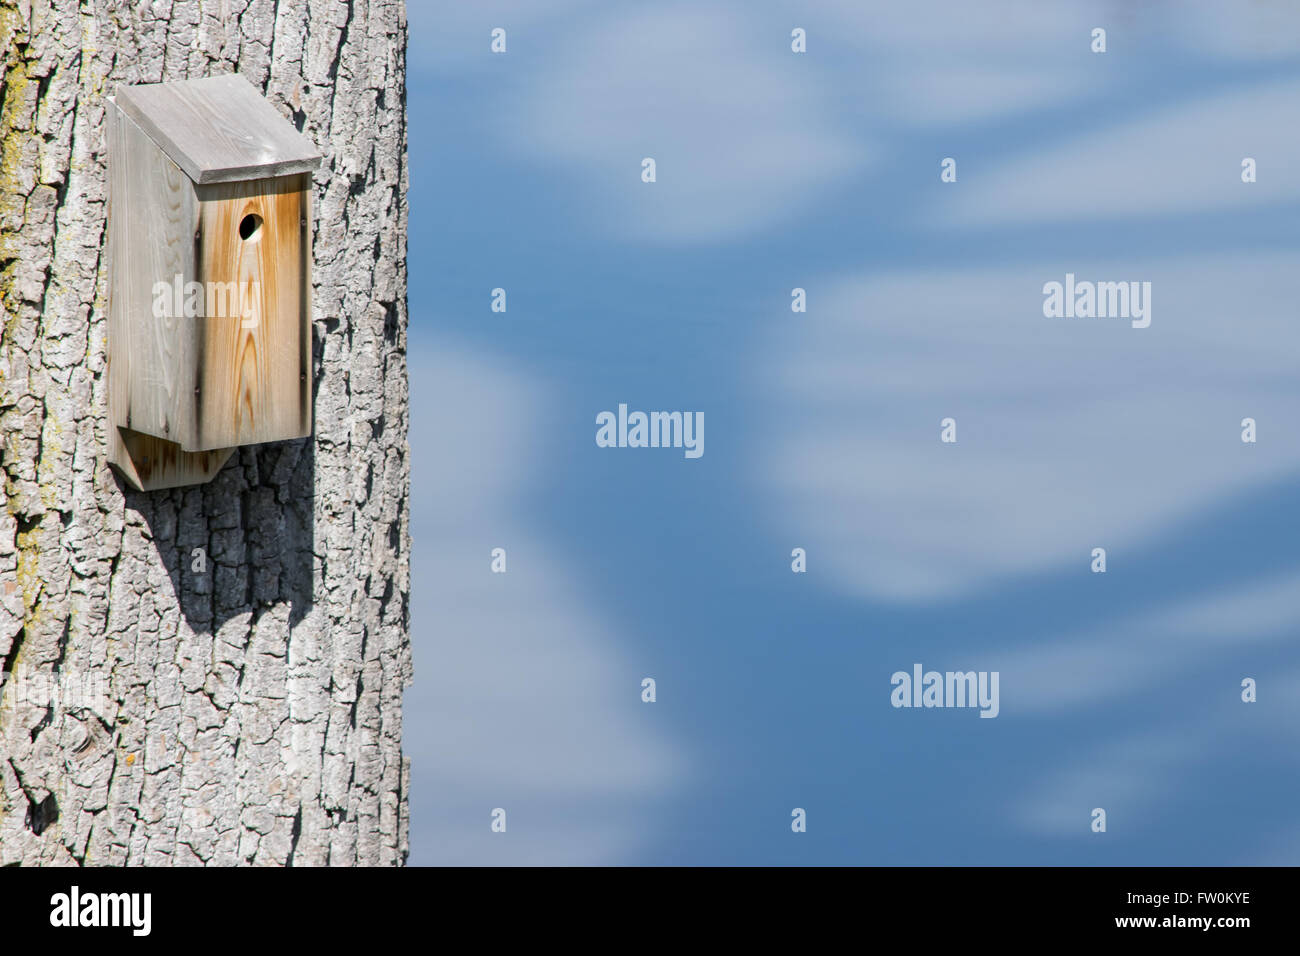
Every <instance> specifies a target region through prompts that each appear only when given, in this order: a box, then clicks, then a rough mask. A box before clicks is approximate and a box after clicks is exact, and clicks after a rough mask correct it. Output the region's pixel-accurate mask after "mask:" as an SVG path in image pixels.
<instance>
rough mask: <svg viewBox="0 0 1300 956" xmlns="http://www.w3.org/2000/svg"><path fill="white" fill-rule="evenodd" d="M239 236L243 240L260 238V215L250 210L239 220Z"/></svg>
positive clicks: (248, 240)
mask: <svg viewBox="0 0 1300 956" xmlns="http://www.w3.org/2000/svg"><path fill="white" fill-rule="evenodd" d="M239 238H240V239H243V240H244V241H245V242H256V241H257V240H258V239H260V238H262V217H261V216H259V215H258V214H257V213H255V212H250V213H249V214H248V215H247V216H245V217H244V218H243V219H241V220H239Z"/></svg>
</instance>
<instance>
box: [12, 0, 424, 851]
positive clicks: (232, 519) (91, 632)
mask: <svg viewBox="0 0 1300 956" xmlns="http://www.w3.org/2000/svg"><path fill="white" fill-rule="evenodd" d="M0 42H2V43H3V49H4V51H5V53H4V56H5V60H4V63H3V97H2V98H3V105H2V106H0V135H2V137H3V139H2V140H0V183H2V187H0V203H2V205H0V310H2V314H0V318H2V319H3V330H2V331H0V425H2V426H3V429H4V448H3V455H2V456H0V467H2V468H3V480H4V504H5V507H4V509H3V513H0V671H3V672H4V676H5V680H4V684H3V687H2V688H0V689H2V690H3V701H2V702H0V865H3V864H11V863H24V864H48V863H80V864H112V865H122V864H166V865H170V864H212V865H234V864H268V865H286V864H287V865H319V864H335V865H339V864H342V865H348V864H396V863H402V862H404V861H405V858H406V853H407V781H408V777H409V773H408V766H407V763H406V760H405V759H404V758H403V756H402V752H401V729H402V722H401V703H402V691H403V689H404V688H405V686H406V685H407V684H408V683H409V681H410V676H411V659H410V642H409V628H408V620H409V618H408V606H409V602H408V598H409V590H410V587H409V564H408V554H409V551H410V547H409V545H410V536H409V530H408V514H409V507H408V503H409V487H410V482H409V465H408V462H409V456H408V449H407V421H408V406H407V395H408V393H407V377H406V318H407V312H406V259H405V257H406V220H407V205H406V186H407V167H406V127H405V123H406V116H405V107H406V96H405V49H406V15H405V9H404V5H403V3H402V2H400V0H153V2H152V3H150V2H131V3H123V2H117V0H82V2H81V3H80V4H78V3H76V2H72V0H0ZM232 71H237V72H240V73H242V74H244V76H245V77H246V78H247V79H249V80H250V81H251V82H252V83H253V84H254V85H255V86H257V87H259V88H260V89H262V90H263V91H264V92H265V94H266V96H267V98H268V99H269V100H270V101H271V103H272V104H273V105H274V106H276V107H277V108H278V109H279V110H280V111H281V112H282V113H283V114H284V115H285V117H286V118H287V119H288V120H289V121H291V122H293V123H294V125H295V126H297V127H298V128H299V129H300V130H302V132H303V133H304V134H305V135H306V136H307V137H309V138H310V139H312V140H313V141H314V142H315V143H316V144H317V146H318V147H319V148H320V151H321V152H322V153H323V154H324V155H325V157H326V158H325V161H324V163H323V164H322V166H321V168H320V170H319V171H318V172H317V173H316V175H315V180H314V189H315V196H314V199H313V207H314V211H315V226H314V233H313V253H314V271H313V291H312V296H313V309H312V319H313V322H312V325H313V333H314V334H313V340H314V341H313V374H314V396H315V431H314V434H313V436H312V437H310V438H307V439H303V440H298V441H290V442H283V443H275V444H268V445H263V446H255V447H247V448H242V449H240V450H238V451H237V452H236V454H235V455H234V456H233V457H232V458H231V460H230V461H229V462H228V463H227V465H226V467H225V468H224V469H223V470H222V471H221V473H220V474H219V475H218V476H217V477H216V478H215V479H214V480H213V481H212V482H211V483H210V484H206V485H199V486H193V487H188V488H180V489H174V490H169V491H157V492H151V493H138V492H134V491H130V490H128V489H127V487H126V485H125V484H124V482H123V481H122V480H121V479H120V478H119V477H118V476H117V475H116V473H114V472H113V471H112V470H111V469H110V468H109V467H108V466H107V465H106V464H105V461H104V450H105V447H106V435H107V429H108V427H109V425H108V422H107V418H106V415H107V392H106V389H107V376H106V374H105V361H104V358H105V336H106V329H107V321H106V320H107V293H108V290H107V286H106V278H107V277H106V274H105V269H104V264H105V260H104V241H105V237H106V233H105V218H106V214H107V200H108V198H109V197H108V195H107V178H106V175H105V162H106V159H107V151H106V149H105V144H104V137H103V118H104V108H105V103H104V97H105V96H107V95H112V94H113V92H114V91H115V89H116V87H117V86H118V85H119V84H136V83H156V82H161V81H168V80H177V79H184V78H189V77H197V76H205V75H211V74H216V73H228V72H232Z"/></svg>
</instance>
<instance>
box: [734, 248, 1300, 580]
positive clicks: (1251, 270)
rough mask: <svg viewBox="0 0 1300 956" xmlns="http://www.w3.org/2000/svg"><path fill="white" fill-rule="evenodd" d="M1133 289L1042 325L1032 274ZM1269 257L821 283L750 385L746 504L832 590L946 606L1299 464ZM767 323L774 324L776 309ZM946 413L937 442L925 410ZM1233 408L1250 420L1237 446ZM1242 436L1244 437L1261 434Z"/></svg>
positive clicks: (1296, 349)
mask: <svg viewBox="0 0 1300 956" xmlns="http://www.w3.org/2000/svg"><path fill="white" fill-rule="evenodd" d="M1067 271H1073V272H1077V273H1078V276H1079V278H1080V279H1110V280H1117V281H1120V280H1137V279H1142V280H1147V281H1151V282H1152V283H1153V286H1152V324H1151V327H1150V328H1147V329H1134V328H1131V327H1130V325H1129V322H1128V320H1125V319H1048V318H1045V317H1044V316H1043V313H1042V303H1043V295H1042V291H1041V290H1042V286H1043V283H1044V282H1046V281H1049V280H1057V281H1060V280H1062V279H1063V278H1064V275H1065V273H1066V272H1067ZM1293 275H1294V257H1293V256H1291V255H1286V254H1280V253H1279V254H1268V255H1261V256H1250V255H1236V256H1230V257H1229V256H1215V257H1207V258H1204V259H1201V258H1181V259H1172V260H1156V261H1149V262H1143V261H1139V260H1135V259H1127V260H1111V261H1106V260H1083V259H1079V260H1076V261H1074V262H1072V263H1070V264H1065V263H1041V264H1038V265H1028V264H1021V265H1017V266H1014V267H1007V268H1002V267H999V268H996V269H989V270H973V271H949V272H944V273H939V272H934V273H931V272H923V273H914V274H911V275H891V276H880V277H876V278H868V279H845V280H840V281H833V282H827V283H825V285H824V288H825V291H817V290H816V287H814V291H812V292H810V298H809V302H810V305H809V312H808V313H807V315H806V316H798V317H796V318H794V319H791V320H788V321H784V320H783V321H782V322H781V323H780V324H779V325H778V326H776V327H775V328H776V331H775V332H774V333H773V335H772V337H771V339H770V340H769V342H768V343H767V350H766V354H767V356H768V358H767V360H766V361H765V362H764V363H763V364H762V368H761V370H760V371H759V373H758V376H757V379H756V380H755V382H754V388H755V391H756V393H757V394H759V395H761V396H763V399H762V400H763V401H764V402H765V407H766V408H767V409H768V414H769V416H770V419H771V421H772V425H771V427H770V429H769V430H768V431H767V432H765V433H764V434H763V436H762V441H761V442H760V443H757V444H756V445H755V451H754V455H755V462H754V473H755V474H757V475H760V476H763V478H762V479H761V480H763V481H765V482H766V490H767V495H768V501H769V506H768V507H766V508H765V509H764V514H766V515H769V516H771V519H772V520H774V521H775V522H777V524H778V525H779V526H780V530H781V532H782V534H783V536H785V537H790V538H791V539H792V540H793V539H797V540H798V542H799V544H800V545H802V546H804V547H807V548H808V549H809V559H810V561H813V560H815V561H817V562H818V563H819V565H820V570H821V572H822V573H823V574H824V575H825V576H826V577H827V578H828V579H829V580H830V581H831V582H832V583H833V586H835V587H837V588H838V589H840V590H842V591H844V592H846V593H849V594H854V595H859V596H864V597H873V598H887V599H893V600H906V601H921V600H935V599H939V600H947V599H956V598H958V597H960V596H962V595H965V594H969V593H971V592H973V591H975V590H976V589H978V588H980V587H986V586H990V585H991V584H993V583H995V582H997V581H999V580H1002V581H1010V580H1011V579H1013V578H1014V577H1015V576H1017V575H1024V574H1028V573H1032V572H1035V571H1038V570H1041V569H1043V568H1044V567H1049V566H1070V565H1073V566H1077V567H1079V568H1083V569H1085V570H1086V568H1087V565H1088V561H1089V554H1090V551H1091V549H1092V548H1093V547H1096V546H1101V547H1106V548H1107V549H1108V551H1109V553H1110V560H1111V562H1112V563H1114V562H1116V561H1123V560H1124V557H1123V556H1124V555H1125V554H1127V553H1131V552H1132V551H1133V550H1135V549H1136V548H1138V547H1139V546H1140V545H1141V544H1142V543H1143V542H1144V541H1148V540H1149V539H1150V538H1151V536H1152V535H1154V534H1156V533H1157V532H1159V531H1161V530H1163V529H1167V528H1168V527H1170V526H1171V524H1172V523H1173V522H1175V521H1177V520H1179V519H1180V518H1186V517H1188V516H1190V515H1193V514H1195V513H1196V512H1197V511H1198V510H1199V509H1202V508H1206V507H1208V506H1210V505H1211V504H1212V503H1214V502H1215V501H1217V500H1219V499H1221V498H1222V497H1223V496H1227V495H1231V494H1236V493H1240V492H1242V491H1244V490H1245V489H1247V488H1249V487H1251V486H1252V485H1254V484H1257V483H1261V482H1265V481H1268V480H1276V479H1278V478H1280V477H1282V476H1284V475H1287V474H1291V473H1294V472H1295V471H1296V470H1298V469H1300V446H1298V445H1297V444H1296V443H1295V442H1290V441H1285V440H1282V438H1281V435H1280V433H1279V431H1278V430H1277V429H1279V428H1281V427H1283V426H1282V425H1281V423H1282V422H1286V421H1295V420H1296V419H1297V418H1300V384H1297V383H1300V376H1298V375H1297V373H1298V372H1300V331H1297V330H1296V328H1295V326H1294V323H1293V318H1292V317H1293V315H1294V304H1293V302H1292V301H1291V299H1292V296H1291V291H1290V289H1291V278H1290V277H1292V276H1293ZM787 319H789V317H788V316H787ZM949 416H951V417H953V418H955V419H956V421H957V427H958V432H957V436H958V441H957V443H956V444H955V445H945V444H941V443H940V441H939V423H940V420H941V419H943V418H945V417H949ZM1245 417H1253V418H1255V419H1256V420H1257V422H1259V423H1260V427H1261V428H1267V429H1268V430H1269V432H1270V433H1271V434H1270V435H1269V436H1268V437H1261V438H1260V441H1259V443H1258V444H1255V445H1247V444H1243V443H1242V442H1241V441H1240V421H1241V419H1242V418H1245ZM1261 436H1263V432H1261Z"/></svg>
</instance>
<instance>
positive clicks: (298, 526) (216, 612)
mask: <svg viewBox="0 0 1300 956" xmlns="http://www.w3.org/2000/svg"><path fill="white" fill-rule="evenodd" d="M315 471H316V452H315V443H314V441H313V439H312V438H311V437H310V436H309V437H307V438H300V439H294V440H291V441H283V442H274V443H268V444H264V445H250V446H245V447H242V448H239V449H236V451H235V453H234V454H233V455H232V456H231V457H230V460H229V461H228V462H227V463H226V465H225V467H224V468H222V469H221V471H220V472H219V473H218V474H217V476H216V477H215V478H213V480H212V481H211V482H209V483H207V484H204V485H194V486H190V487H184V488H175V489H171V490H170V491H154V492H139V491H135V490H134V489H131V488H129V487H127V486H126V485H125V483H124V485H123V487H124V489H125V491H126V495H127V506H128V508H129V509H132V510H134V511H136V512H137V513H138V514H139V515H140V516H141V518H142V519H143V521H144V523H145V525H146V526H147V527H148V529H149V532H150V535H151V537H152V539H153V543H154V546H155V547H156V548H157V549H158V555H159V557H160V558H161V560H162V564H163V566H164V567H165V568H166V569H167V573H168V575H169V576H170V578H171V585H172V590H173V593H174V594H175V596H176V599H177V603H178V604H179V606H180V610H181V613H182V615H183V616H184V618H185V621H186V623H187V624H188V626H189V627H190V628H191V629H192V630H193V631H194V632H195V633H208V634H216V633H217V632H218V631H220V630H221V628H222V627H223V626H224V625H225V624H226V623H227V622H228V621H230V620H231V619H232V618H235V617H238V616H240V615H247V616H249V620H250V622H255V621H256V620H257V619H258V617H260V616H261V615H262V614H264V613H266V612H267V611H269V610H271V609H272V608H274V607H276V606H278V605H284V604H287V605H288V606H289V621H288V623H289V626H290V627H293V626H294V625H296V624H297V623H298V622H300V621H301V620H302V619H303V618H305V617H306V616H307V614H308V613H309V612H310V610H311V605H312V596H313V590H314V589H313V584H312V578H313V561H314V550H315V548H314V545H315V529H314V524H315V522H314V509H315V477H316V476H315Z"/></svg>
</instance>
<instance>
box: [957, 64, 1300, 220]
mask: <svg viewBox="0 0 1300 956" xmlns="http://www.w3.org/2000/svg"><path fill="white" fill-rule="evenodd" d="M1298 102H1300V82H1297V81H1295V80H1287V81H1285V82H1281V83H1271V84H1268V85H1267V86H1252V87H1250V88H1248V89H1242V90H1234V91H1232V92H1229V93H1225V94H1222V95H1218V96H1215V97H1213V98H1209V99H1197V100H1195V101H1193V102H1190V103H1184V104H1179V105H1176V106H1172V107H1168V108H1165V109H1162V110H1159V111H1157V112H1154V113H1152V114H1144V115H1142V116H1139V117H1135V118H1133V119H1130V120H1127V121H1125V122H1122V123H1118V124H1107V125H1105V126H1103V127H1101V128H1095V127H1091V126H1088V127H1084V128H1082V129H1080V130H1079V132H1078V133H1077V134H1076V135H1075V136H1074V137H1072V138H1071V139H1070V140H1069V141H1067V142H1065V143H1061V144H1059V145H1055V146H1050V147H1047V148H1044V149H1039V150H1036V151H1033V152H1029V153H1026V154H1024V155H1021V156H1020V157H1019V158H1017V159H1015V160H1014V161H1012V162H1008V163H1004V164H1003V165H1002V166H1000V167H999V168H997V169H996V170H995V171H993V172H992V173H991V174H990V175H988V176H987V177H986V178H981V179H976V178H973V177H969V178H966V179H965V180H963V181H962V184H961V189H960V192H959V193H958V194H957V195H956V196H955V197H954V196H945V197H943V198H944V202H943V203H942V205H941V206H940V205H939V204H937V203H936V204H935V206H934V207H933V208H932V211H931V216H932V217H933V218H934V219H937V220H938V223H937V224H938V225H939V226H941V227H946V226H964V227H979V228H986V227H988V226H992V225H1002V224H1006V223H1017V224H1020V223H1037V222H1054V221H1070V220H1111V221H1123V220H1126V219H1133V218H1136V217H1144V216H1146V217H1149V216H1153V215H1187V214H1191V213H1196V212H1199V211H1202V210H1206V209H1214V208H1233V209H1238V210H1240V209H1242V208H1250V207H1259V206H1263V205H1266V204H1269V203H1277V202H1280V201H1286V200H1295V199H1298V198H1300V179H1298V178H1297V177H1296V176H1294V175H1292V171H1293V170H1294V169H1295V168H1296V167H1297V165H1300V126H1297V125H1296V124H1295V123H1292V122H1287V121H1285V120H1283V119H1282V117H1287V116H1290V115H1292V114H1293V113H1294V112H1295V104H1296V103H1298ZM1209 130H1213V135H1207V131H1209ZM1247 156H1249V157H1252V158H1255V159H1256V160H1257V162H1258V164H1259V168H1258V180H1257V181H1256V182H1254V183H1250V184H1247V183H1243V182H1242V181H1241V162H1242V159H1243V158H1244V157H1247Z"/></svg>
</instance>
